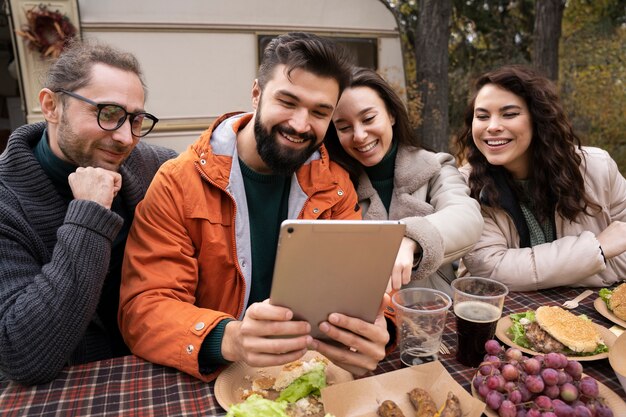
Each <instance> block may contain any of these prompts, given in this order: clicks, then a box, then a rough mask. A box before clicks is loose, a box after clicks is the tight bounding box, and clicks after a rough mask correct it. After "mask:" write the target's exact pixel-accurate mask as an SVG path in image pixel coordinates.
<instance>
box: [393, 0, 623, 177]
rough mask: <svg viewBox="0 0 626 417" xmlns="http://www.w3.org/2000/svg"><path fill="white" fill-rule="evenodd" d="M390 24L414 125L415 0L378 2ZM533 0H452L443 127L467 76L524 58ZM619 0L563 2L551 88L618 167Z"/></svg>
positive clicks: (458, 103) (458, 117) (455, 110)
mask: <svg viewBox="0 0 626 417" xmlns="http://www.w3.org/2000/svg"><path fill="white" fill-rule="evenodd" d="M381 2H382V3H384V4H385V5H386V6H387V8H389V9H390V10H391V11H392V13H394V16H395V17H396V20H397V22H398V27H399V28H400V33H401V42H402V46H403V56H404V66H405V74H406V79H407V90H406V92H407V98H408V102H409V109H410V113H411V114H412V115H413V116H412V121H413V122H414V126H417V125H418V124H419V123H420V120H419V114H420V110H421V100H420V97H419V94H418V93H416V86H417V80H416V79H415V68H416V67H415V60H416V59H418V58H419V57H415V52H414V43H413V42H414V39H413V32H412V28H413V27H414V25H415V22H416V21H417V19H418V12H419V2H418V1H416V0H381ZM534 8H535V1H533V0H453V18H452V22H451V24H452V27H451V36H450V42H449V54H450V68H449V85H450V94H449V118H450V131H451V132H452V134H454V133H456V132H457V131H458V130H459V129H460V128H461V126H462V125H463V112H464V110H465V108H466V105H467V101H468V98H469V90H470V87H471V85H472V82H473V80H474V79H475V78H476V77H477V76H478V75H479V74H481V73H483V72H485V71H488V70H490V69H493V68H496V67H498V66H500V65H503V64H513V63H520V64H530V63H531V58H530V50H531V47H532V36H533V26H534V14H535V9H534ZM625 60H626V0H568V2H567V5H566V7H565V11H564V15H563V22H562V38H561V47H560V62H559V67H560V72H559V88H560V91H561V97H562V100H563V103H564V106H565V110H566V112H567V114H568V115H569V116H570V120H571V121H572V124H573V125H574V128H575V131H576V132H577V133H578V134H579V135H580V137H581V138H582V140H583V143H584V144H586V145H592V146H598V147H601V148H603V149H606V150H607V151H609V152H610V153H611V155H612V157H613V158H614V159H615V160H616V161H617V163H618V166H619V167H620V170H621V172H622V173H626V146H625V145H626V134H625V133H624V132H626V63H625Z"/></svg>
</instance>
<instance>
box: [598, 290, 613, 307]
mask: <svg viewBox="0 0 626 417" xmlns="http://www.w3.org/2000/svg"><path fill="white" fill-rule="evenodd" d="M598 293H599V294H600V298H602V300H603V301H604V302H605V303H606V305H607V306H608V307H609V308H611V295H613V291H611V290H609V289H608V288H602V289H601V290H600V291H599V292H598Z"/></svg>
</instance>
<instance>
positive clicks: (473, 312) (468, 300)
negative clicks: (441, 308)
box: [452, 277, 509, 368]
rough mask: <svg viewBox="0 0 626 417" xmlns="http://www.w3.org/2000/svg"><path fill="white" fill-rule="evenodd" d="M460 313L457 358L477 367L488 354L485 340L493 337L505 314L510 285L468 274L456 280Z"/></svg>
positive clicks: (456, 308)
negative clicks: (508, 286)
mask: <svg viewBox="0 0 626 417" xmlns="http://www.w3.org/2000/svg"><path fill="white" fill-rule="evenodd" d="M452 292H453V299H454V307H453V309H454V314H455V315H456V329H457V339H458V343H457V350H456V359H457V360H458V361H459V362H460V363H462V364H463V365H466V366H471V367H473V368H475V367H477V366H478V365H480V363H481V362H482V360H483V357H484V356H485V342H486V341H487V340H489V339H493V336H494V334H495V332H496V324H497V322H498V320H499V319H500V316H501V315H502V307H503V306H504V299H505V297H506V295H507V294H508V293H509V290H508V288H507V287H506V285H504V284H502V283H500V282H498V281H494V280H492V279H488V278H479V277H467V278H458V279H455V280H454V281H452Z"/></svg>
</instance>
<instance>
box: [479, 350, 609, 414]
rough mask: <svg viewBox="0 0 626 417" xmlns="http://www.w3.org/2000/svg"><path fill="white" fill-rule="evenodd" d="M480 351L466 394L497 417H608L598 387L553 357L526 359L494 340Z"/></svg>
mask: <svg viewBox="0 0 626 417" xmlns="http://www.w3.org/2000/svg"><path fill="white" fill-rule="evenodd" d="M485 350H486V351H487V354H486V355H485V358H484V361H483V362H482V363H481V365H480V367H479V368H478V372H477V374H476V376H475V377H474V379H473V380H472V388H473V392H475V393H477V395H478V397H480V398H481V399H482V400H483V401H485V403H486V404H487V407H488V408H489V409H491V410H493V411H494V412H497V414H498V415H499V416H500V417H516V416H519V415H524V416H526V417H539V416H541V415H546V414H545V413H554V415H556V416H557V417H558V416H597V417H611V416H613V411H612V410H611V409H610V408H609V406H608V405H607V404H606V402H605V400H604V398H602V397H600V392H599V386H598V382H597V381H596V380H595V379H593V378H591V377H588V376H585V375H583V367H582V365H581V364H580V362H578V361H571V360H568V359H567V357H566V356H565V355H564V354H562V353H554V352H551V353H548V354H546V355H545V356H537V357H532V358H531V357H526V356H524V355H522V352H521V351H520V350H519V349H517V348H508V349H506V350H505V349H504V348H503V347H502V346H500V344H499V343H498V342H497V341H496V340H490V341H488V342H487V343H485ZM542 413H544V414H542Z"/></svg>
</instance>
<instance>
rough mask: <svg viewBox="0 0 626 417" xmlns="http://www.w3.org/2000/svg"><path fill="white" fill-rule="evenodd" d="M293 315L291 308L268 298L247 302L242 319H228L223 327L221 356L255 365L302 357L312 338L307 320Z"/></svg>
mask: <svg viewBox="0 0 626 417" xmlns="http://www.w3.org/2000/svg"><path fill="white" fill-rule="evenodd" d="M292 317H293V313H292V311H291V310H289V309H288V308H284V307H278V306H274V305H271V304H270V303H269V300H265V301H264V302H262V303H254V304H252V305H250V307H248V309H247V310H246V314H245V315H244V318H243V320H241V321H231V322H229V323H228V324H227V325H226V327H225V328H224V337H223V339H222V356H223V357H224V359H226V360H229V361H232V362H237V361H243V362H245V363H246V364H248V365H250V366H254V367H264V366H275V365H282V364H285V363H288V362H292V361H295V360H297V359H299V358H301V357H302V356H303V355H304V354H305V353H306V352H307V346H308V345H310V344H311V343H312V342H313V338H312V337H311V336H310V335H309V333H310V332H311V326H310V325H309V323H307V322H306V321H291V319H292ZM281 336H284V337H281Z"/></svg>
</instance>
